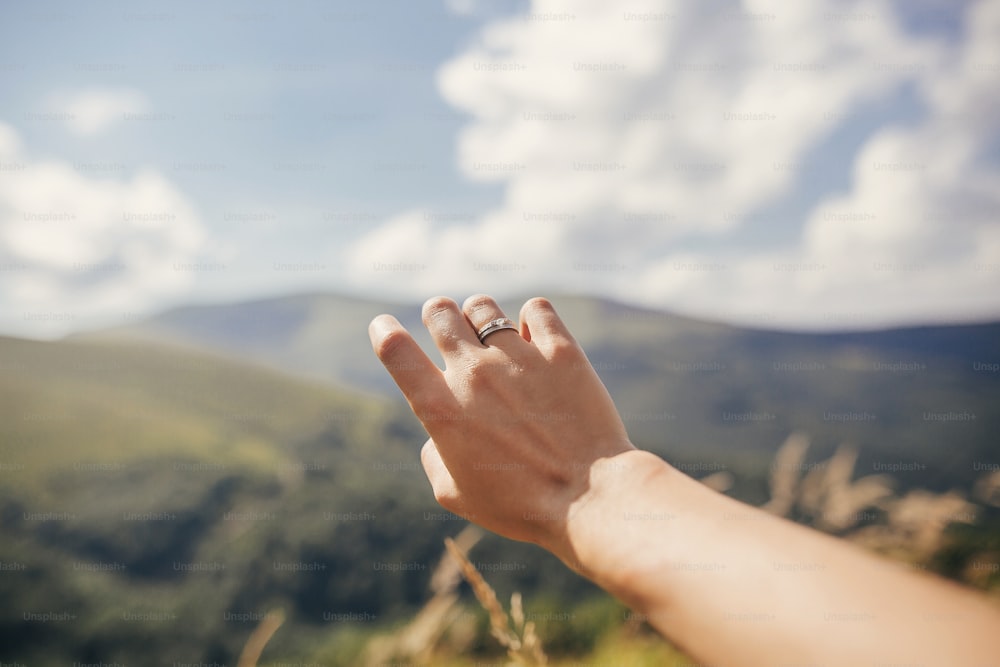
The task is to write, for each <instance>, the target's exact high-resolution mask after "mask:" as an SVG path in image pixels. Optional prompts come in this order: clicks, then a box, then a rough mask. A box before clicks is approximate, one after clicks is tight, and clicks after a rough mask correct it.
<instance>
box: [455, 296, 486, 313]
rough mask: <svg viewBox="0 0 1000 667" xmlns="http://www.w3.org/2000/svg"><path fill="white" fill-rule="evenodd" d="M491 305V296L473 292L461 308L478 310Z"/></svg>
mask: <svg viewBox="0 0 1000 667" xmlns="http://www.w3.org/2000/svg"><path fill="white" fill-rule="evenodd" d="M491 306H493V298H492V297H491V296H489V295H487V294H473V295H472V296H470V297H469V298H468V299H466V300H465V303H463V304H462V310H466V311H469V310H479V309H480V308H489V307H491Z"/></svg>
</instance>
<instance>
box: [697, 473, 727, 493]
mask: <svg viewBox="0 0 1000 667" xmlns="http://www.w3.org/2000/svg"><path fill="white" fill-rule="evenodd" d="M698 481H699V482H701V483H702V484H704V485H705V486H707V487H708V488H710V489H712V490H713V491H718V492H719V493H725V492H726V491H728V490H729V489H731V488H733V481H734V478H733V473H731V472H729V471H726V470H723V471H721V472H713V473H712V474H711V475H708V476H706V477H702V478H701V479H699V480H698Z"/></svg>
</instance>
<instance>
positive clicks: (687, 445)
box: [74, 294, 1000, 487]
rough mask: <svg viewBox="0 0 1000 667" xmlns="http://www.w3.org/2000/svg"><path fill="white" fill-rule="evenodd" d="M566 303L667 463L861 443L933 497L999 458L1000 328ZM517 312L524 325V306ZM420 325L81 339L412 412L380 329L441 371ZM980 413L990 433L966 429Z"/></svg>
mask: <svg viewBox="0 0 1000 667" xmlns="http://www.w3.org/2000/svg"><path fill="white" fill-rule="evenodd" d="M550 298H551V299H552V301H553V303H554V304H555V305H556V308H557V309H558V310H559V312H560V313H561V315H562V316H563V318H564V319H565V320H566V322H567V323H568V325H569V327H570V329H571V331H573V333H574V335H575V336H576V337H577V339H578V340H579V341H580V342H581V344H582V345H583V346H584V348H585V350H586V351H587V354H588V356H589V358H590V360H591V362H592V364H593V365H594V367H595V369H596V370H597V372H598V373H599V374H600V375H601V377H602V379H603V380H604V381H605V383H606V384H607V385H608V388H609V390H610V391H611V394H612V396H613V397H614V398H615V401H616V403H617V404H618V406H619V409H620V411H621V413H622V415H623V419H624V420H625V422H626V425H627V426H628V428H629V432H630V434H631V435H632V437H633V439H634V440H636V441H637V443H638V444H640V445H642V446H645V447H648V448H650V449H654V450H656V451H659V452H661V453H664V454H672V455H673V456H674V457H678V456H680V457H686V458H688V459H691V460H692V461H693V462H694V463H698V462H705V463H710V462H711V461H717V460H718V459H719V457H723V458H725V459H727V461H729V463H728V464H727V465H731V466H738V465H740V463H739V461H740V460H742V461H743V465H746V466H748V467H749V468H751V469H753V470H752V471H753V472H755V473H759V472H760V470H759V466H760V465H761V464H762V462H763V461H765V458H768V457H769V456H770V453H771V452H773V450H774V447H775V446H776V445H777V444H778V443H780V442H781V441H782V440H783V439H784V438H785V437H786V436H787V434H788V433H789V432H791V431H793V430H802V431H805V432H806V433H809V434H810V435H811V436H813V438H814V439H815V440H816V443H817V444H816V452H817V455H819V453H820V452H823V451H829V449H830V448H832V447H834V446H835V445H836V444H839V443H840V442H843V441H852V442H855V443H857V444H858V445H859V446H860V447H861V450H862V459H861V461H860V464H859V465H862V466H864V465H869V466H876V465H880V464H881V463H883V462H884V461H888V460H890V459H891V460H893V461H896V460H901V459H906V460H908V459H914V461H915V462H916V464H918V465H917V466H916V467H918V469H919V470H920V471H921V472H917V473H914V474H913V475H911V477H912V480H913V482H914V483H920V484H923V485H925V486H930V487H940V486H942V485H947V484H948V483H950V482H949V480H950V481H951V482H953V481H955V480H962V481H963V482H967V481H969V480H970V479H971V478H972V476H973V475H972V473H973V472H974V471H973V470H972V466H973V464H974V463H975V462H976V461H978V460H991V461H992V460H993V459H995V458H996V457H997V453H996V447H995V434H996V433H997V432H1000V411H997V410H995V408H994V406H996V405H997V404H1000V372H997V371H996V370H990V369H996V368H998V366H997V365H996V364H997V363H998V362H1000V323H986V324H971V325H955V326H927V327H909V328H900V329H889V330H884V331H862V332H849V333H787V332H776V331H766V330H757V329H744V328H739V327H735V326H729V325H725V324H720V323H713V322H704V321H699V320H694V319H690V318H686V317H682V316H679V315H675V314H671V313H666V312H660V311H653V310H647V309H642V308H637V307H633V306H628V305H625V304H621V303H617V302H614V301H609V300H606V299H598V298H591V297H586V296H565V295H564V296H558V295H557V296H552V297H550ZM501 305H502V306H503V307H504V309H505V310H506V312H507V313H508V314H509V315H510V316H511V317H515V318H516V316H517V312H518V310H519V308H520V305H521V301H515V300H510V301H507V302H504V303H502V304H501ZM419 310H420V306H419V304H392V303H386V302H378V301H368V300H364V299H357V298H351V297H346V296H341V295H335V294H302V295H295V296H288V297H276V298H269V299H262V300H255V301H247V302H241V303H235V304H222V305H214V306H211V305H209V306H192V307H186V308H179V309H175V310H171V311H168V312H165V313H163V314H161V315H158V316H155V317H153V318H150V319H148V320H145V321H141V322H136V323H132V324H129V325H126V326H121V327H116V328H114V329H109V330H105V331H100V332H93V333H89V334H85V335H78V336H75V337H74V338H75V339H78V340H83V341H87V340H89V341H105V342H111V341H114V340H133V341H135V340H144V341H155V342H158V343H168V344H171V345H182V346H187V347H193V348H198V349H202V350H210V351H212V352H214V353H216V354H223V355H227V356H230V357H235V358H239V359H242V360H250V361H253V362H255V363H258V364H263V365H266V366H269V367H272V368H276V369H280V370H283V371H285V372H290V373H293V374H297V375H300V376H306V377H309V378H312V379H316V380H321V381H325V382H332V383H335V384H338V385H341V386H344V387H349V388H352V389H355V390H359V391H362V392H365V393H375V394H382V395H387V396H394V397H398V396H399V394H398V391H397V390H396V388H395V387H394V385H393V384H392V381H391V379H390V378H389V376H388V374H387V373H386V372H385V370H384V369H383V368H382V367H381V364H379V362H378V360H377V359H376V358H375V356H374V355H373V354H372V352H371V348H370V345H369V342H368V336H367V333H366V328H367V324H368V322H369V321H370V319H371V318H372V317H374V316H375V315H376V314H378V313H381V312H391V313H393V314H394V315H396V316H397V317H398V318H399V319H400V321H401V322H402V323H403V324H404V325H405V326H406V327H407V328H408V329H409V330H410V331H411V332H412V333H413V334H414V336H415V337H416V338H417V340H418V342H420V343H421V345H423V346H424V349H426V350H428V352H429V354H431V356H432V358H434V359H438V360H439V357H438V355H437V353H436V351H435V350H433V348H432V346H431V344H430V340H429V338H428V336H427V334H426V331H425V329H424V327H423V325H422V324H421V323H420V317H419ZM964 413H968V414H969V415H974V418H968V419H966V420H965V421H962V420H961V418H960V417H957V415H962V414H964ZM945 443H946V444H945ZM764 454H766V455H767V457H765V456H764ZM768 460H769V458H768ZM920 466H923V467H922V468H920ZM904 481H905V480H904Z"/></svg>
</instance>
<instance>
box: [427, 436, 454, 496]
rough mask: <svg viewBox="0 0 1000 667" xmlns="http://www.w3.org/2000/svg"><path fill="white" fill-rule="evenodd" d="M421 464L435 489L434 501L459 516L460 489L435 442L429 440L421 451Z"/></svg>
mask: <svg viewBox="0 0 1000 667" xmlns="http://www.w3.org/2000/svg"><path fill="white" fill-rule="evenodd" d="M420 462H421V463H422V464H423V465H424V472H425V473H426V474H427V479H428V480H430V483H431V488H432V489H434V499H435V500H437V501H438V503H439V504H440V505H441V507H444V508H445V509H447V510H451V511H452V512H455V513H456V514H458V511H457V510H458V509H459V507H458V504H459V502H458V498H459V495H458V487H457V486H456V484H455V479H454V478H453V477H452V476H451V473H450V472H449V471H448V467H447V466H446V465H445V464H444V461H443V460H442V459H441V454H440V453H439V452H438V450H437V445H435V444H434V440H432V439H430V438H428V439H427V442H425V443H424V446H423V447H422V448H421V449H420Z"/></svg>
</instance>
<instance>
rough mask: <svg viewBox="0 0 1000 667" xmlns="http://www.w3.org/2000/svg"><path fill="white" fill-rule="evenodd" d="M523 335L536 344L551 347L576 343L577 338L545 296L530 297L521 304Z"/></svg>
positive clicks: (520, 316)
mask: <svg viewBox="0 0 1000 667" xmlns="http://www.w3.org/2000/svg"><path fill="white" fill-rule="evenodd" d="M519 318H520V320H521V335H522V336H523V337H524V339H525V340H529V341H531V342H533V343H535V345H538V346H539V347H544V348H551V347H553V346H556V345H565V344H570V345H576V339H575V338H573V334H571V333H570V332H569V328H568V327H567V326H566V324H565V323H564V322H563V321H562V318H561V317H559V315H558V313H556V309H555V307H554V306H553V305H552V303H551V302H550V301H549V300H548V299H545V298H542V297H535V298H533V299H528V301H526V302H525V304H524V305H523V306H521V313H520V315H519Z"/></svg>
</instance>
